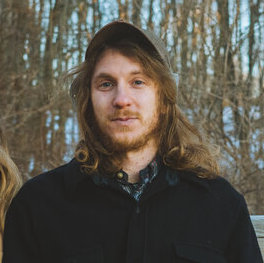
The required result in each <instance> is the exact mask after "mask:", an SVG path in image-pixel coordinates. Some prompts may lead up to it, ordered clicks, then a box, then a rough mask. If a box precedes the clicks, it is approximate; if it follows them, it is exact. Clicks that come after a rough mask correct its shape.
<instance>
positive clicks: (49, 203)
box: [3, 160, 263, 263]
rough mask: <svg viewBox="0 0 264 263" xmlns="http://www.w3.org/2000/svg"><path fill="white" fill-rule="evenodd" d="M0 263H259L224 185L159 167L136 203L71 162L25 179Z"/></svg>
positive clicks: (241, 213)
mask: <svg viewBox="0 0 264 263" xmlns="http://www.w3.org/2000/svg"><path fill="white" fill-rule="evenodd" d="M3 251H4V255H3V263H18V262H19V263H47V262H48V263H67V262H68V263H69V262H75V263H84V262H85V263H87V262H92V263H98V262H100V263H136V262H140V263H161V262H162V263H163V262H164V263H171V262H203V263H207V262H208V263H209V262H210V263H225V262H227V263H233V262H239V263H252V262H254V263H261V262H263V261H262V259H261V255H260V250H259V247H258V244H257V239H256V236H255V233H254V229H253V227H252V224H251V221H250V218H249V214H248V210H247V206H246V203H245V200H244V198H243V197H242V196H241V195H240V194H239V193H237V192H236V191H235V190H234V189H233V188H232V187H231V186H230V184H229V183H228V182H226V180H224V179H223V178H221V177H219V178H216V179H212V180H208V179H202V178H198V177H197V176H196V175H195V174H191V173H187V172H182V171H175V170H171V169H169V168H168V167H166V166H164V165H162V166H161V167H160V171H159V173H158V175H157V176H156V177H155V178H154V179H153V180H152V182H151V183H150V184H148V185H147V186H146V187H145V189H144V191H143V193H142V194H141V196H140V198H139V200H138V201H137V200H136V199H135V198H134V197H133V196H131V195H130V194H128V193H127V192H126V191H124V190H120V189H118V188H114V187H110V186H109V185H108V184H107V183H106V180H105V177H96V176H94V177H92V178H91V176H89V175H86V174H83V173H82V172H81V170H80V165H79V163H78V162H77V161H76V160H73V161H72V162H70V163H68V164H66V165H64V166H62V167H59V168H57V169H55V170H52V171H49V172H47V173H44V174H42V175H40V176H37V177H35V178H33V179H31V180H29V181H28V182H27V183H26V184H25V185H24V186H23V187H22V188H21V190H20V191H19V193H18V194H17V196H16V197H15V198H14V199H13V201H12V204H11V206H10V208H9V210H8V213H7V217H6V225H5V233H4V250H3Z"/></svg>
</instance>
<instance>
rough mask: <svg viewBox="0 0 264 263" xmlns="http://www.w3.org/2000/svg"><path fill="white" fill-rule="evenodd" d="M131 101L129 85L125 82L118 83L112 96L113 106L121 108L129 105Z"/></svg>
mask: <svg viewBox="0 0 264 263" xmlns="http://www.w3.org/2000/svg"><path fill="white" fill-rule="evenodd" d="M131 103H132V97H131V94H130V90H129V87H128V86H126V85H125V84H120V85H118V86H117V88H116V92H115V94H114V98H113V106H114V107H115V108H119V109H122V108H125V107H129V106H131Z"/></svg>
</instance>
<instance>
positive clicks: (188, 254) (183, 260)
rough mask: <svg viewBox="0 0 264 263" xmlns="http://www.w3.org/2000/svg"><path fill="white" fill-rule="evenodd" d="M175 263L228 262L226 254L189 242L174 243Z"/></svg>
mask: <svg viewBox="0 0 264 263" xmlns="http://www.w3.org/2000/svg"><path fill="white" fill-rule="evenodd" d="M174 259H175V260H174V262H175V263H226V262H227V261H226V260H225V258H224V256H223V255H222V254H220V253H219V252H217V251H215V250H214V249H210V248H208V247H203V246H195V245H188V244H174Z"/></svg>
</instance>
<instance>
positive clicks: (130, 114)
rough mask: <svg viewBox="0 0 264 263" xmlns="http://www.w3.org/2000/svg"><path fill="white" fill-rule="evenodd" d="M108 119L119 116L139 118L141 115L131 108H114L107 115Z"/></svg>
mask: <svg viewBox="0 0 264 263" xmlns="http://www.w3.org/2000/svg"><path fill="white" fill-rule="evenodd" d="M108 118H109V119H110V120H114V119H119V118H137V119H141V115H140V114H139V113H138V112H136V111H131V110H119V109H117V110H115V111H114V112H113V113H111V114H109V115H108Z"/></svg>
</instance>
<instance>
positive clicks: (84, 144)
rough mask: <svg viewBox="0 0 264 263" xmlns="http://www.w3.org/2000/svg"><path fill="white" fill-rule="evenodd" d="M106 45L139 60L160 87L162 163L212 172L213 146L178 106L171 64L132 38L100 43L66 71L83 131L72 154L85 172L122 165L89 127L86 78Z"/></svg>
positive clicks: (209, 174)
mask: <svg viewBox="0 0 264 263" xmlns="http://www.w3.org/2000/svg"><path fill="white" fill-rule="evenodd" d="M107 49H114V50H117V51H118V52H120V53H121V54H122V55H124V56H126V57H128V58H133V59H134V60H136V61H137V62H139V63H140V65H141V66H142V69H143V70H144V71H145V73H146V74H147V75H148V76H150V77H151V78H152V79H153V80H154V81H155V82H156V83H157V85H158V87H159V103H160V105H159V109H160V122H161V123H160V125H159V127H160V132H159V138H158V140H159V147H158V154H159V155H160V156H161V157H162V160H163V162H164V164H166V165H167V166H169V167H171V168H172V169H178V170H189V171H194V172H196V173H197V174H198V176H201V177H207V178H212V177H215V176H216V175H217V174H218V173H219V167H218V164H217V160H216V151H215V149H214V147H212V146H211V145H210V144H209V143H208V142H207V141H206V140H204V139H203V137H202V135H201V133H200V132H199V131H198V129H197V128H196V127H195V126H194V125H192V124H191V123H190V122H189V121H188V119H187V118H186V117H185V116H184V115H183V113H182V112H181V110H180V109H179V107H178V106H177V103H176V98H177V92H176V90H177V88H176V83H175V79H174V78H173V76H172V74H171V71H170V69H169V68H168V67H167V66H166V65H165V64H164V63H163V62H162V60H161V58H160V57H159V55H158V54H157V53H156V52H155V50H151V49H143V48H142V47H140V46H139V45H138V44H137V43H133V41H131V40H123V41H120V42H117V43H108V44H105V45H104V46H103V47H100V48H98V50H96V51H95V52H94V53H93V54H92V56H91V57H89V60H86V61H85V62H83V63H82V64H81V65H80V66H78V67H76V68H75V69H74V70H73V71H72V72H71V73H70V74H69V75H68V76H75V78H74V81H73V83H72V85H71V96H72V99H73V101H74V104H75V106H76V108H77V115H78V121H79V127H80V130H81V133H82V140H81V141H80V142H79V144H78V146H77V148H76V151H75V157H76V159H77V160H78V161H79V162H80V163H81V166H82V168H83V169H84V170H85V172H86V173H88V174H89V173H93V172H94V171H99V172H100V173H102V174H105V175H107V174H111V173H113V172H116V171H118V170H119V169H121V168H122V167H121V163H120V158H118V156H117V154H116V153H114V152H113V151H111V150H109V149H106V148H105V147H104V145H103V144H102V142H101V140H100V137H99V136H98V133H97V132H96V130H95V128H94V127H95V126H96V124H95V118H94V113H93V108H92V103H91V78H92V75H93V72H94V68H95V65H96V62H97V61H98V60H99V58H100V55H101V54H102V53H103V51H105V50H107Z"/></svg>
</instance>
